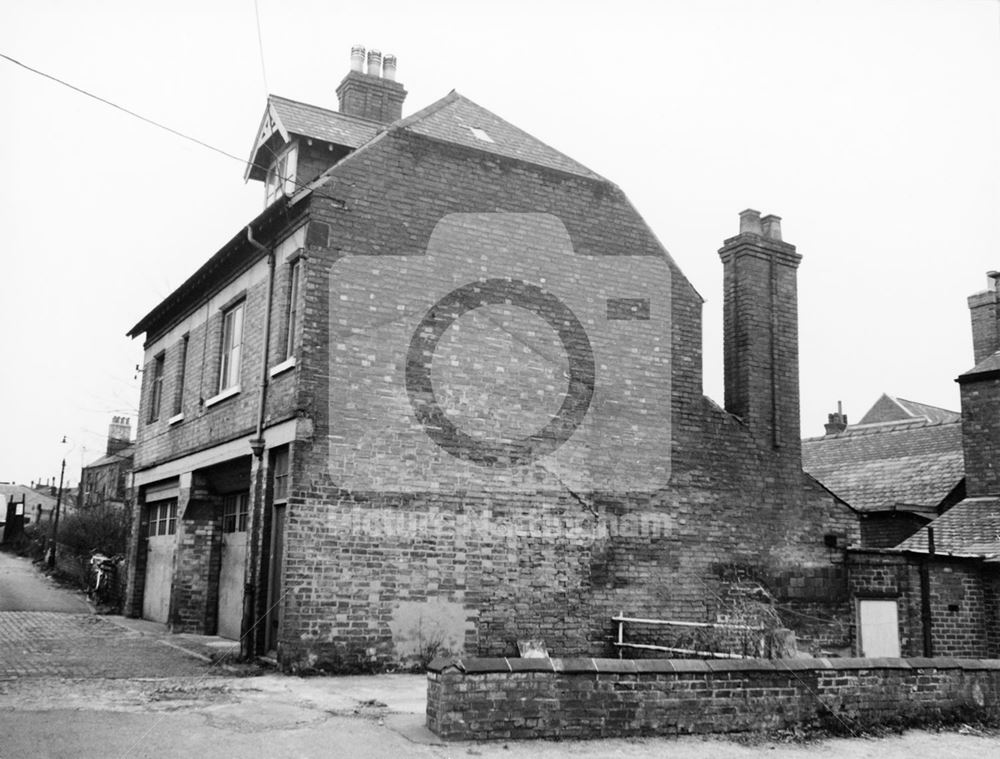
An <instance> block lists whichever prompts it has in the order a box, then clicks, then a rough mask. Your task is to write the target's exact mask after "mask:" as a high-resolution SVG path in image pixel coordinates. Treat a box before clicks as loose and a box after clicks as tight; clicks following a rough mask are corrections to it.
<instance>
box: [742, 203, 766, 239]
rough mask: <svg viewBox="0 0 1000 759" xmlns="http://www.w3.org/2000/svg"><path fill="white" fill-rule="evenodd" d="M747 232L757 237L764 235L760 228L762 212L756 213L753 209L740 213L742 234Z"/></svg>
mask: <svg viewBox="0 0 1000 759" xmlns="http://www.w3.org/2000/svg"><path fill="white" fill-rule="evenodd" d="M746 232H749V233H751V234H755V235H759V234H763V230H762V229H761V226H760V211H755V210H753V209H752V208H748V209H746V210H745V211H740V234H741V235H742V234H744V233H746Z"/></svg>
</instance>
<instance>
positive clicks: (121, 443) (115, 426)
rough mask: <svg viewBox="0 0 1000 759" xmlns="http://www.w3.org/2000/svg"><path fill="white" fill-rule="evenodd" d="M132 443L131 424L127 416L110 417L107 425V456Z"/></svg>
mask: <svg viewBox="0 0 1000 759" xmlns="http://www.w3.org/2000/svg"><path fill="white" fill-rule="evenodd" d="M131 443H132V422H130V421H129V418H128V417H127V416H113V417H111V424H109V425H108V452H107V455H108V456H112V455H114V454H116V453H118V451H120V450H121V449H122V448H127V447H128V446H129V445H130V444H131Z"/></svg>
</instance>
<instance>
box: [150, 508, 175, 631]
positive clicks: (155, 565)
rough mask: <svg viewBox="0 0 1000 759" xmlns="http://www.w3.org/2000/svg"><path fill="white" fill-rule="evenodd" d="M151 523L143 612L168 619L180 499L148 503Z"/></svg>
mask: <svg viewBox="0 0 1000 759" xmlns="http://www.w3.org/2000/svg"><path fill="white" fill-rule="evenodd" d="M146 509H147V514H148V519H149V526H148V528H147V533H146V536H147V539H146V578H145V583H144V584H143V590H142V616H143V619H150V620H152V621H154V622H166V621H167V618H168V616H169V614H170V585H171V583H172V581H173V576H174V552H175V551H176V547H177V534H176V533H177V500H176V499H173V498H171V499H169V500H166V501H160V502H158V503H154V504H150V505H149V506H147V507H146Z"/></svg>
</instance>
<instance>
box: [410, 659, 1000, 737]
mask: <svg viewBox="0 0 1000 759" xmlns="http://www.w3.org/2000/svg"><path fill="white" fill-rule="evenodd" d="M976 717H980V718H981V717H993V718H1000V660H995V659H991V660H980V659H946V658H934V659H918V658H912V659H779V660H767V659H734V660H708V661H702V660H678V659H631V660H629V659H625V660H620V659H464V660H459V659H438V660H435V661H434V662H432V663H431V664H430V666H429V667H428V673H427V726H428V727H429V728H430V729H431V730H432V731H433V732H434V733H436V734H437V735H439V736H440V737H442V738H445V739H448V740H483V739H487V740H488V739H505V738H604V737H617V736H635V735H676V734H684V733H727V732H740V731H750V730H768V729H780V728H791V727H796V726H803V727H839V728H840V730H842V731H844V732H848V731H857V730H859V729H863V728H866V727H870V726H874V725H883V724H891V725H900V724H902V725H905V724H913V723H919V722H920V721H935V720H940V719H945V720H948V719H972V718H976Z"/></svg>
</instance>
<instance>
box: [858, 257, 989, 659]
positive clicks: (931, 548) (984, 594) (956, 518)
mask: <svg viewBox="0 0 1000 759" xmlns="http://www.w3.org/2000/svg"><path fill="white" fill-rule="evenodd" d="M989 280H990V287H989V289H987V290H986V291H985V292H982V293H977V294H975V295H973V296H971V297H970V298H969V307H970V310H971V313H972V332H973V347H974V352H975V362H976V365H975V366H974V367H973V368H972V369H970V370H969V371H967V372H965V373H963V374H962V375H960V376H959V377H958V379H957V380H956V381H957V382H958V385H959V391H960V394H961V402H962V413H961V423H960V426H961V445H962V451H963V462H964V478H965V479H964V497H963V498H962V499H961V500H959V501H958V502H957V503H955V505H953V506H952V507H951V508H949V509H948V510H947V511H946V512H945V513H943V514H941V515H940V516H937V517H935V518H934V519H933V520H932V521H930V522H929V523H928V524H927V525H926V526H923V527H921V528H920V530H918V531H917V532H916V533H915V534H913V535H912V536H910V537H908V538H906V539H905V540H903V541H901V542H900V543H899V544H898V545H897V546H895V547H894V548H884V549H867V550H866V549H863V548H859V549H855V550H851V551H850V584H851V593H852V596H853V597H854V599H855V608H856V613H857V615H858V619H857V624H858V635H859V643H858V645H859V650H860V651H861V652H863V653H864V654H866V655H872V656H894V655H899V654H900V653H902V654H903V655H904V656H964V657H990V658H998V657H1000V291H998V282H1000V280H998V275H997V274H996V273H995V272H991V273H990V275H989ZM926 465H927V466H928V467H933V466H934V464H933V462H927V464H926Z"/></svg>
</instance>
